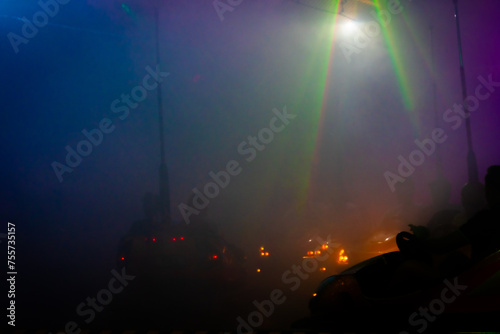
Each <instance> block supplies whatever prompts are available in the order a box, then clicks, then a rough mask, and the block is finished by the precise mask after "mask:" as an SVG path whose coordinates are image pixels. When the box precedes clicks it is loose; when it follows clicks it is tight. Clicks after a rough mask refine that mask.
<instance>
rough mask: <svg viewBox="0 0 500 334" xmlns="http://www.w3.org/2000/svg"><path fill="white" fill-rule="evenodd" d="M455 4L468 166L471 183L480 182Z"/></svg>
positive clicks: (455, 3) (456, 1) (456, 0)
mask: <svg viewBox="0 0 500 334" xmlns="http://www.w3.org/2000/svg"><path fill="white" fill-rule="evenodd" d="M453 4H454V6H455V21H456V23H457V38H458V56H459V59H460V79H461V81H462V99H463V101H462V102H463V106H464V109H465V129H466V133H467V148H468V152H467V168H468V172H469V183H478V182H479V173H478V168H477V160H476V154H475V153H474V150H473V147H472V132H471V125H470V112H469V110H468V108H467V105H466V104H465V99H466V98H467V85H466V82H465V69H464V60H463V54H462V39H461V36H460V22H459V19H458V0H453Z"/></svg>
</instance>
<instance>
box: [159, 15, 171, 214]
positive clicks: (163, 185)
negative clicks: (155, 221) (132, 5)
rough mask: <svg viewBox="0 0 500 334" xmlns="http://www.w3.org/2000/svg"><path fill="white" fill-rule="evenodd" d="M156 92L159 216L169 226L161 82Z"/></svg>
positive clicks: (168, 194) (168, 196)
mask: <svg viewBox="0 0 500 334" xmlns="http://www.w3.org/2000/svg"><path fill="white" fill-rule="evenodd" d="M159 25H160V9H159V7H157V9H156V64H157V66H160V29H159ZM156 92H157V103H158V124H159V131H160V169H159V176H160V178H159V181H160V210H161V211H160V214H161V218H162V222H165V223H166V224H170V221H171V220H170V186H169V182H168V168H167V162H166V161H167V159H166V155H165V137H164V132H165V129H164V126H163V101H162V96H161V82H160V81H158V86H157V89H156Z"/></svg>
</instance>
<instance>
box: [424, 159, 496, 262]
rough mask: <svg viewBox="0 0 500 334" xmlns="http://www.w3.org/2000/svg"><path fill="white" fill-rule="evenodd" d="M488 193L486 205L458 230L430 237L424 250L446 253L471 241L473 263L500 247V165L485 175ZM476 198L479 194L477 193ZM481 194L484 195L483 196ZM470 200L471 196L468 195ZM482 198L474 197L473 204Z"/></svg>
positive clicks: (471, 202)
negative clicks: (437, 236) (485, 207)
mask: <svg viewBox="0 0 500 334" xmlns="http://www.w3.org/2000/svg"><path fill="white" fill-rule="evenodd" d="M484 191H485V197H486V202H487V204H488V206H487V209H484V210H482V211H480V212H478V213H477V214H475V215H474V216H473V217H472V218H470V219H469V220H468V221H467V222H466V223H465V224H463V225H462V226H461V227H460V228H459V229H458V230H457V231H456V232H453V233H450V234H449V235H447V236H444V237H442V238H433V239H428V240H426V241H424V242H423V243H422V245H423V248H424V250H428V251H430V252H432V253H437V254H439V253H445V252H448V251H452V250H454V249H457V248H460V247H462V246H465V245H467V244H469V245H470V246H471V260H472V263H477V262H478V261H480V260H482V259H484V258H485V257H486V256H488V255H490V254H492V253H493V252H495V251H497V250H499V249H500V165H494V166H490V167H489V168H488V171H487V174H486V177H485V186H484ZM476 198H478V197H477V196H476ZM479 198H480V197H479ZM466 200H469V199H468V198H466ZM480 202H481V201H480V200H477V199H471V200H470V203H467V204H470V205H471V207H470V208H469V209H472V210H474V209H475V208H474V206H476V205H477V206H479V205H480Z"/></svg>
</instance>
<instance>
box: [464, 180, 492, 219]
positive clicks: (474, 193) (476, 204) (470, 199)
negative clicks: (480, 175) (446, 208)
mask: <svg viewBox="0 0 500 334" xmlns="http://www.w3.org/2000/svg"><path fill="white" fill-rule="evenodd" d="M460 195H461V201H462V207H463V208H464V210H465V213H466V214H467V216H468V217H472V216H473V215H474V214H476V213H477V212H479V211H480V210H482V209H484V207H485V206H486V201H485V196H484V185H483V184H482V183H479V182H472V183H467V184H466V185H465V186H463V188H462V192H461V193H460Z"/></svg>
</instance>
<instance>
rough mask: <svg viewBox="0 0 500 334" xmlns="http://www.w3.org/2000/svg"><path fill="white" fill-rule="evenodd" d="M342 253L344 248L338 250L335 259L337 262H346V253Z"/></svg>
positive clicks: (347, 259)
mask: <svg viewBox="0 0 500 334" xmlns="http://www.w3.org/2000/svg"><path fill="white" fill-rule="evenodd" d="M344 254H345V250H344V249H341V250H340V252H339V258H338V260H337V262H338V263H339V264H347V263H348V261H349V258H348V257H347V255H344Z"/></svg>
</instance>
